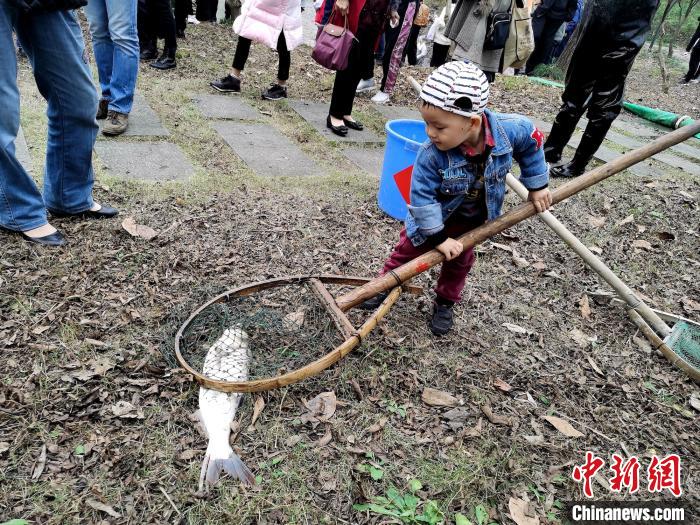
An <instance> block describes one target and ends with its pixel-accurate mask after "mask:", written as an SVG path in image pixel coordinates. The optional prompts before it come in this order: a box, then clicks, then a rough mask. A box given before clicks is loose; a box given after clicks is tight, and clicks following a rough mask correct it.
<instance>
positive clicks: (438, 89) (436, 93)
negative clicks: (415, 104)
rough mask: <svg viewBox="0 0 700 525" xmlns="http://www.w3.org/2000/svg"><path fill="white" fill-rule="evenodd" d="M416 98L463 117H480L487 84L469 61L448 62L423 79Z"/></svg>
mask: <svg viewBox="0 0 700 525" xmlns="http://www.w3.org/2000/svg"><path fill="white" fill-rule="evenodd" d="M420 98H421V99H423V101H425V102H427V103H428V104H432V105H433V106H437V107H439V108H440V109H444V110H445V111H450V112H452V113H457V114H458V115H462V116H464V117H471V116H472V115H481V114H482V113H483V112H484V108H486V104H487V103H488V101H489V81H488V80H486V75H484V72H483V71H481V69H479V68H478V67H476V66H475V65H474V64H472V63H471V62H457V61H455V62H448V63H446V64H443V65H442V66H440V67H439V68H437V69H436V70H435V71H433V72H432V73H431V74H430V76H429V77H428V78H427V79H426V81H425V83H424V84H423V89H421V92H420Z"/></svg>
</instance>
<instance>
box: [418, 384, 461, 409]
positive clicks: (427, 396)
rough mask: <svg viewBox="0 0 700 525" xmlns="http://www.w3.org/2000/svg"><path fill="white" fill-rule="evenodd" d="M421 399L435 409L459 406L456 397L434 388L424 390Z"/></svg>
mask: <svg viewBox="0 0 700 525" xmlns="http://www.w3.org/2000/svg"><path fill="white" fill-rule="evenodd" d="M421 399H422V400H423V403H425V404H426V405H430V406H435V407H456V406H457V405H459V400H458V399H457V398H456V397H455V396H453V395H452V394H449V393H447V392H443V391H442V390H436V389H434V388H426V389H425V390H423V394H422V395H421Z"/></svg>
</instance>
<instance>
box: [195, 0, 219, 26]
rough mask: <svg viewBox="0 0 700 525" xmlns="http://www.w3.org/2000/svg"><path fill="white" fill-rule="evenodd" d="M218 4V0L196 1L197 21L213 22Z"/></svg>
mask: <svg viewBox="0 0 700 525" xmlns="http://www.w3.org/2000/svg"><path fill="white" fill-rule="evenodd" d="M218 3H219V2H218V0H197V20H199V21H200V22H215V21H216V8H217V7H218Z"/></svg>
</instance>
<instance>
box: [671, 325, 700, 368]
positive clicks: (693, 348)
mask: <svg viewBox="0 0 700 525" xmlns="http://www.w3.org/2000/svg"><path fill="white" fill-rule="evenodd" d="M666 344H667V345H668V346H669V347H670V348H671V349H672V350H673V351H674V352H675V353H676V354H677V355H678V356H679V357H681V359H683V360H684V361H685V362H686V363H688V364H689V365H690V366H692V367H693V368H695V370H697V371H698V372H700V328H698V327H697V326H694V325H692V324H690V323H686V322H685V321H680V322H678V323H676V324H675V325H674V326H673V330H672V331H671V334H670V335H669V336H668V340H667V342H666Z"/></svg>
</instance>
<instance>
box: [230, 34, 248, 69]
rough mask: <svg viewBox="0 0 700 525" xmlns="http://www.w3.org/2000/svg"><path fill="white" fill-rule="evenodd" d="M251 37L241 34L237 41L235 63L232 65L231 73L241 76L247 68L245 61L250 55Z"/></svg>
mask: <svg viewBox="0 0 700 525" xmlns="http://www.w3.org/2000/svg"><path fill="white" fill-rule="evenodd" d="M250 44H251V41H250V39H248V38H246V37H244V36H239V37H238V42H237V43H236V52H235V53H234V55H233V64H232V65H231V75H233V76H234V77H237V78H240V77H241V72H242V71H243V69H245V63H246V62H247V61H248V55H250Z"/></svg>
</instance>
